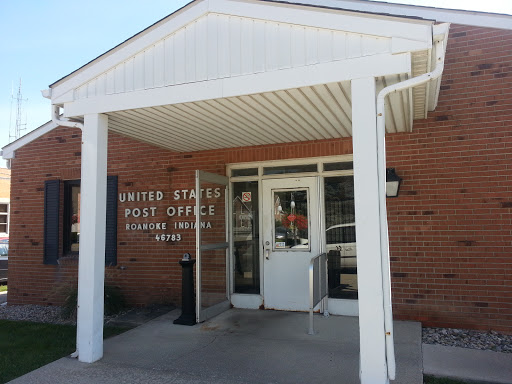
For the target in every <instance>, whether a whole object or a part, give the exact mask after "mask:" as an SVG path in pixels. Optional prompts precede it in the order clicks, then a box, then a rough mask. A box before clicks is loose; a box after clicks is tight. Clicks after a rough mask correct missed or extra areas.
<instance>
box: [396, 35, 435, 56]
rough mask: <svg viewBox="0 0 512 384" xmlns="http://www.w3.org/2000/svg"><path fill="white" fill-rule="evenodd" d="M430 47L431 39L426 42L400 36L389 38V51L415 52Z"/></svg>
mask: <svg viewBox="0 0 512 384" xmlns="http://www.w3.org/2000/svg"><path fill="white" fill-rule="evenodd" d="M431 48H432V40H429V41H428V42H422V41H416V40H410V39H404V38H401V37H392V38H391V53H404V52H417V51H425V50H427V49H431Z"/></svg>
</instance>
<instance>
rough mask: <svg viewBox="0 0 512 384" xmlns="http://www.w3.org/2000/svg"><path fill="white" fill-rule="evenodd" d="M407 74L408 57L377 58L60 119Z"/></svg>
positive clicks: (123, 102)
mask: <svg viewBox="0 0 512 384" xmlns="http://www.w3.org/2000/svg"><path fill="white" fill-rule="evenodd" d="M410 70H411V55H410V54H409V53H403V54H397V55H391V54H380V55H373V56H366V57H359V58H355V59H348V60H341V61H333V62H329V63H322V64H314V65H309V66H305V67H298V68H289V69H282V70H277V71H272V72H264V73H257V74H250V75H245V76H236V77H230V78H225V79H215V80H209V81H203V82H195V83H188V84H180V85H174V86H169V87H161V88H153V89H146V90H140V91H133V92H127V93H120V94H114V95H106V96H99V97H94V98H90V99H82V100H77V101H74V102H70V103H66V104H65V105H64V116H65V117H76V116H82V115H85V114H91V113H108V112H114V111H123V110H128V109H137V108H149V107H154V106H161V105H172V104H181V103H187V102H197V101H203V100H212V99H220V98H228V97H235V96H242V95H249V94H256V93H263V92H273V91H279V90H285V89H292V88H299V87H307V86H313V85H317V84H327V83H332V82H339V81H346V80H352V79H356V78H361V77H369V76H373V77H378V76H387V75H394V74H400V73H409V72H410Z"/></svg>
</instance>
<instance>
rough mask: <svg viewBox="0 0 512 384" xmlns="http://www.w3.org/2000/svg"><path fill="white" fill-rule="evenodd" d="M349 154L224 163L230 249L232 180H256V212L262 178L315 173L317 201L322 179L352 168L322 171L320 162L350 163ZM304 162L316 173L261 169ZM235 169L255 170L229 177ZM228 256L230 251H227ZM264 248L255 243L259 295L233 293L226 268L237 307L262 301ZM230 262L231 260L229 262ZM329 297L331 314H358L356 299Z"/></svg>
mask: <svg viewBox="0 0 512 384" xmlns="http://www.w3.org/2000/svg"><path fill="white" fill-rule="evenodd" d="M352 161H353V155H352V154H346V155H337V156H320V157H306V158H295V159H286V160H270V161H255V162H244V163H232V164H227V165H226V175H227V176H228V177H229V183H230V185H229V188H228V190H229V191H230V192H229V204H228V215H229V223H228V224H229V228H228V232H229V244H230V248H231V246H232V244H233V231H232V225H233V222H232V221H233V207H232V204H231V202H232V201H233V198H234V196H233V187H232V183H234V182H239V181H240V182H242V181H258V195H259V197H260V198H259V203H258V209H259V210H260V212H261V211H262V209H263V185H262V182H261V181H262V180H264V179H286V178H290V177H296V178H300V177H310V176H318V177H319V179H320V182H319V191H318V196H319V199H320V201H322V202H323V201H324V183H323V182H322V180H323V178H324V177H335V176H353V175H354V169H353V167H351V168H350V169H345V170H335V171H326V170H324V164H326V163H337V162H343V163H344V162H352ZM306 164H316V165H317V171H316V172H297V173H286V174H273V175H264V172H263V168H265V167H279V166H296V165H306ZM239 169H253V170H255V172H254V173H253V174H252V175H251V176H232V172H233V171H236V170H239ZM320 209H321V219H320V226H321V228H320V230H321V236H320V240H321V245H322V247H325V244H326V239H325V228H324V227H325V222H324V214H323V210H324V206H323V204H320ZM258 225H259V229H260V231H261V229H262V228H263V216H262V215H259V223H258ZM230 255H232V252H231V250H230ZM263 258H264V250H263V242H262V241H260V242H259V266H260V294H259V295H255V294H245V293H235V292H234V274H233V267H232V268H230V273H229V289H230V294H231V302H232V304H233V305H234V306H235V307H237V308H251V309H258V308H259V307H260V305H262V304H263V287H264V283H265V281H264V280H265V276H264V264H263ZM231 264H232V265H233V263H231ZM328 300H329V304H328V305H329V312H330V313H332V314H334V315H346V316H357V315H358V301H357V300H348V299H333V298H328Z"/></svg>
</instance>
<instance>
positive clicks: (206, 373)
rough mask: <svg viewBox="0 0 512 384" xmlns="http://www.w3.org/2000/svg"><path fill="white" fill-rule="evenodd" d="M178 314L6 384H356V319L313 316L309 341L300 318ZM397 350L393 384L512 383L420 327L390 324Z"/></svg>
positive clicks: (502, 362)
mask: <svg viewBox="0 0 512 384" xmlns="http://www.w3.org/2000/svg"><path fill="white" fill-rule="evenodd" d="M179 314H180V311H179V310H174V311H171V312H169V313H167V314H165V315H163V316H160V317H158V318H156V319H154V320H151V321H149V322H147V323H144V320H143V319H139V318H138V317H137V316H135V320H137V321H136V323H144V324H142V325H140V326H139V327H137V328H135V329H132V330H131V331H128V332H126V333H124V334H122V335H119V336H116V337H114V338H111V339H109V340H106V341H105V356H104V358H103V359H102V360H100V361H98V362H96V363H94V364H85V363H80V362H78V361H77V360H76V359H71V358H63V359H60V360H57V361H55V362H53V363H51V364H48V365H46V366H44V367H42V368H40V369H37V370H35V371H33V372H30V373H29V374H27V375H25V376H22V377H20V378H18V379H16V380H14V381H12V382H11V383H15V384H32V383H34V384H35V383H37V384H45V383H52V384H53V383H66V384H67V383H70V382H72V383H73V384H82V383H83V384H89V383H95V384H96V383H98V384H110V383H112V384H114V383H116V384H117V383H149V382H151V383H157V384H158V383H171V384H185V383H193V384H206V383H208V384H220V383H226V384H240V383H248V384H253V383H254V384H256V383H258V384H260V383H294V384H296V383H309V384H311V383H320V382H327V383H343V384H359V378H358V367H359V334H358V332H359V331H358V321H357V318H353V317H342V316H331V317H329V318H324V317H323V316H320V315H317V316H315V328H316V330H317V331H318V333H317V334H316V335H314V336H310V335H307V333H306V330H307V319H308V318H307V314H305V313H290V312H280V311H257V310H239V309H232V310H229V311H227V312H225V313H223V314H222V315H220V316H217V317H216V318H214V319H212V320H210V321H208V322H205V323H203V324H199V325H195V326H193V327H188V326H181V325H173V324H172V321H173V320H174V319H176V318H177V317H178V316H179ZM131 317H132V318H133V314H132V316H131ZM132 320H133V319H131V320H130V321H132ZM139 320H140V321H139ZM395 350H396V360H397V380H395V381H393V382H392V383H393V384H421V383H422V382H423V380H422V370H423V369H424V373H425V374H428V375H433V376H440V377H451V378H459V379H466V380H472V382H475V383H484V382H485V383H512V354H510V353H509V354H507V353H497V352H490V351H479V350H473V349H465V348H457V347H443V346H439V345H427V344H423V346H422V345H421V326H420V324H419V323H414V322H400V321H397V322H395Z"/></svg>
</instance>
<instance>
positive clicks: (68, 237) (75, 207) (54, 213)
mask: <svg viewBox="0 0 512 384" xmlns="http://www.w3.org/2000/svg"><path fill="white" fill-rule="evenodd" d="M59 192H60V181H59V180H48V181H46V183H45V197H44V199H45V211H44V216H45V218H44V220H45V227H44V232H45V233H44V239H45V245H44V263H45V264H58V258H59V218H60V217H59V205H60V193H59ZM63 205H64V209H63V212H64V217H63V236H62V239H63V247H62V250H63V255H64V256H69V255H78V249H79V244H80V180H70V181H64V199H63ZM116 264H117V176H108V177H107V212H106V230H105V265H107V266H113V265H116Z"/></svg>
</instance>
